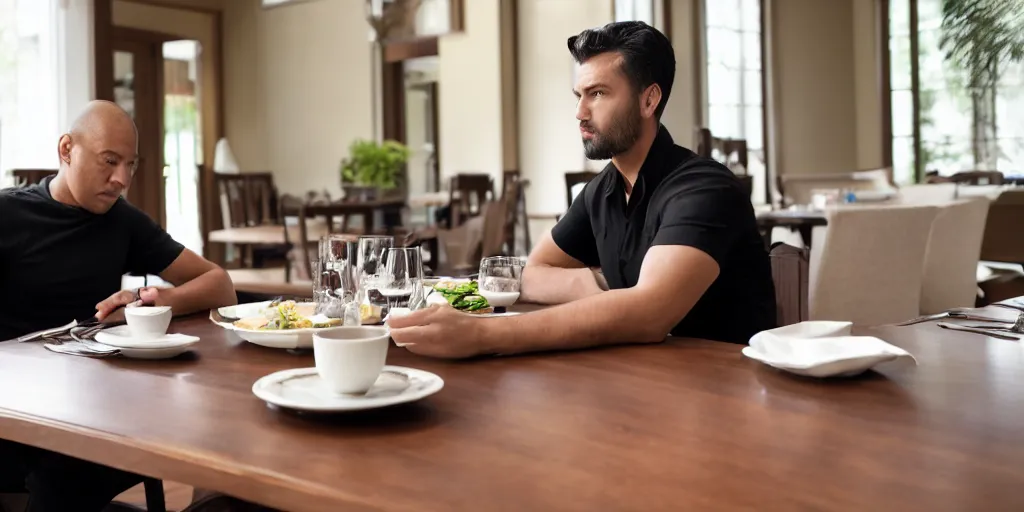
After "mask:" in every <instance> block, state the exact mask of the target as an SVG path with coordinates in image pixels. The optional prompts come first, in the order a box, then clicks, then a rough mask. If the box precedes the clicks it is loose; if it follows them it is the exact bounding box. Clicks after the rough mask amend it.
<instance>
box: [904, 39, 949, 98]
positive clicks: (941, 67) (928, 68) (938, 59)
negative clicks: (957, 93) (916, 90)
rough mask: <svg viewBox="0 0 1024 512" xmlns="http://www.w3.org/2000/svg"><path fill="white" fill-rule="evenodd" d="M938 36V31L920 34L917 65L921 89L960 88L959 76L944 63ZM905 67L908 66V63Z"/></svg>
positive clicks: (943, 53)
mask: <svg viewBox="0 0 1024 512" xmlns="http://www.w3.org/2000/svg"><path fill="white" fill-rule="evenodd" d="M939 35H940V34H939V31H938V29H936V30H929V31H923V32H921V33H920V39H919V47H918V49H917V52H918V55H919V58H918V63H919V65H920V66H921V68H920V72H921V75H920V76H921V81H920V84H921V87H922V88H925V87H927V88H933V89H945V88H948V87H960V85H959V82H960V80H959V76H960V75H959V74H958V73H957V72H956V71H955V70H954V69H953V68H952V66H951V65H950V64H949V63H947V62H946V55H945V52H943V51H942V50H940V49H939ZM907 65H908V66H909V63H908V64H907ZM908 70H909V67H908Z"/></svg>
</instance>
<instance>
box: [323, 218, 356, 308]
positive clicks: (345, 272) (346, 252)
mask: <svg viewBox="0 0 1024 512" xmlns="http://www.w3.org/2000/svg"><path fill="white" fill-rule="evenodd" d="M318 254H319V258H318V260H317V261H316V262H315V264H314V265H313V274H314V275H313V300H314V302H316V312H317V313H321V314H324V315H327V316H328V317H330V318H343V317H344V315H345V306H346V305H347V304H349V303H351V302H355V301H356V299H357V297H358V295H359V283H358V280H357V276H356V272H355V267H354V260H355V257H354V256H355V242H353V241H352V240H351V239H350V237H349V236H346V235H325V236H323V237H322V238H321V239H320V243H319V247H318Z"/></svg>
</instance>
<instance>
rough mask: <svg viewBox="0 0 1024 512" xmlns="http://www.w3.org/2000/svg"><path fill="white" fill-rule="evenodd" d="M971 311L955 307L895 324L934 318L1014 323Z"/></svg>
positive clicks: (917, 322) (903, 324) (909, 323)
mask: <svg viewBox="0 0 1024 512" xmlns="http://www.w3.org/2000/svg"><path fill="white" fill-rule="evenodd" d="M970 311H971V310H970V309H967V308H955V309H951V310H949V311H943V312H942V313H936V314H934V315H924V316H919V317H917V318H914V319H912V320H907V321H905V322H900V323H898V324H895V325H898V326H906V325H914V324H919V323H923V322H930V321H932V320H942V319H943V318H950V319H955V320H972V321H975V322H1002V323H1006V324H1012V323H1013V321H1011V320H1006V319H1004V318H996V317H991V316H984V315H976V314H973V313H971V312H970Z"/></svg>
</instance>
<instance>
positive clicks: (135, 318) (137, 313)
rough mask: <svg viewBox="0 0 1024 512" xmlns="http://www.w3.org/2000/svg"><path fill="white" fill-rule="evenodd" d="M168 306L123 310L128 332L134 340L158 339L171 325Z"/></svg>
mask: <svg viewBox="0 0 1024 512" xmlns="http://www.w3.org/2000/svg"><path fill="white" fill-rule="evenodd" d="M171 316H173V315H172V313H171V307H170V306H137V307H126V308H124V320H125V322H126V323H127V324H128V330H129V331H131V333H132V336H134V337H136V338H159V337H161V336H163V335H165V334H167V327H169V326H170V325H171Z"/></svg>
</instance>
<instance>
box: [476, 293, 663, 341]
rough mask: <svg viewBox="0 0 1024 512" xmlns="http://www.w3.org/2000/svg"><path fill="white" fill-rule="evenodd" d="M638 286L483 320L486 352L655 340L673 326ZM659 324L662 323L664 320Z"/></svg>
mask: <svg viewBox="0 0 1024 512" xmlns="http://www.w3.org/2000/svg"><path fill="white" fill-rule="evenodd" d="M655 313H656V312H652V311H651V310H650V307H649V306H648V305H646V304H645V303H644V301H643V300H642V297H639V296H638V293H637V291H636V290H634V289H629V288H626V289H620V290H612V291H609V292H607V293H600V294H596V295H593V296H591V297H587V298H584V299H582V300H578V301H575V302H572V303H569V304H563V305H561V306H555V307H551V308H547V309H544V310H541V311H536V312H533V313H529V314H526V315H517V316H512V317H505V318H495V319H493V320H488V321H487V322H481V326H480V327H481V328H482V329H483V331H484V332H482V333H481V336H480V339H481V342H482V343H485V344H486V345H485V346H483V347H482V348H483V349H484V352H488V353H496V354H516V353H523V352H534V351H542V350H559V349H577V348H586V347H594V346H599V345H609V344H616V343H655V342H659V341H662V340H664V339H665V336H666V334H668V332H669V330H671V328H672V326H667V325H661V324H664V320H663V319H661V318H658V316H659V315H657V314H655ZM659 322H660V324H659Z"/></svg>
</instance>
